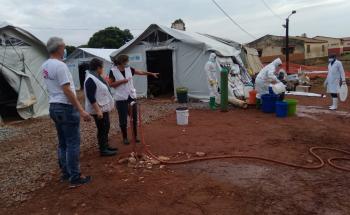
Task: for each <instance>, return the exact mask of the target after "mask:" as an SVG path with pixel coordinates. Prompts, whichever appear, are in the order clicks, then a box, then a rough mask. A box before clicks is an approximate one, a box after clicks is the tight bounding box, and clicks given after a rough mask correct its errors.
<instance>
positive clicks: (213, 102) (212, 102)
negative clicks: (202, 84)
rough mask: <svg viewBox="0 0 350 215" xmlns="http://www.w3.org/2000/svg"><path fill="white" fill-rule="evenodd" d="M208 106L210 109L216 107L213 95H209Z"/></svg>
mask: <svg viewBox="0 0 350 215" xmlns="http://www.w3.org/2000/svg"><path fill="white" fill-rule="evenodd" d="M209 107H210V109H211V110H215V109H216V105H215V96H212V97H210V100H209Z"/></svg>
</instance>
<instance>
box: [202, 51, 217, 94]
mask: <svg viewBox="0 0 350 215" xmlns="http://www.w3.org/2000/svg"><path fill="white" fill-rule="evenodd" d="M204 69H205V71H206V72H207V78H208V87H209V91H210V97H217V96H218V95H219V92H218V84H219V83H218V78H217V73H218V71H219V68H218V66H217V63H216V54H215V53H211V54H210V56H209V61H208V62H207V63H206V64H205V68H204Z"/></svg>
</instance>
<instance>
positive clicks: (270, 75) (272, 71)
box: [255, 58, 282, 99]
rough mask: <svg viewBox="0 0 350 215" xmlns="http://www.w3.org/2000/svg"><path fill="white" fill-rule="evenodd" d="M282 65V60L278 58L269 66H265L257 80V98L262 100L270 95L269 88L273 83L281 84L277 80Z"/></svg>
mask: <svg viewBox="0 0 350 215" xmlns="http://www.w3.org/2000/svg"><path fill="white" fill-rule="evenodd" d="M281 65H282V61H281V59H280V58H277V59H276V60H274V61H273V62H272V63H270V64H269V65H267V66H265V67H264V68H263V69H262V70H261V71H260V72H259V74H258V76H257V77H256V79H255V90H256V91H257V95H256V97H257V98H258V99H260V98H261V96H262V95H265V94H269V86H270V84H271V83H272V82H276V83H278V82H280V81H279V80H278V78H277V76H276V75H277V72H278V71H277V69H278V67H279V66H281Z"/></svg>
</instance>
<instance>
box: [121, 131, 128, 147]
mask: <svg viewBox="0 0 350 215" xmlns="http://www.w3.org/2000/svg"><path fill="white" fill-rule="evenodd" d="M120 130H121V131H122V135H123V144H124V145H130V142H129V140H128V129H127V128H126V127H124V128H120Z"/></svg>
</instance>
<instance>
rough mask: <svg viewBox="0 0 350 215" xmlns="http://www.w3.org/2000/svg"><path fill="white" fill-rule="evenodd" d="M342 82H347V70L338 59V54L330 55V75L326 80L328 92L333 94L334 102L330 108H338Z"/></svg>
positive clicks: (325, 84)
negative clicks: (345, 70)
mask: <svg viewBox="0 0 350 215" xmlns="http://www.w3.org/2000/svg"><path fill="white" fill-rule="evenodd" d="M341 84H346V79H345V72H344V68H343V64H342V63H341V62H340V61H339V60H337V57H336V55H330V56H329V64H328V75H327V79H326V81H325V82H324V86H325V87H326V88H327V93H329V94H331V97H332V101H333V104H332V105H331V106H330V107H329V109H330V110H337V109H338V93H339V90H340V87H341Z"/></svg>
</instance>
